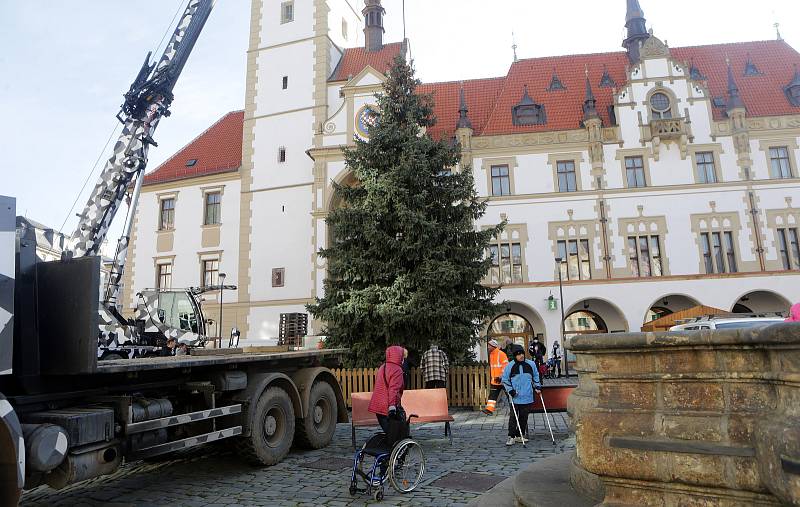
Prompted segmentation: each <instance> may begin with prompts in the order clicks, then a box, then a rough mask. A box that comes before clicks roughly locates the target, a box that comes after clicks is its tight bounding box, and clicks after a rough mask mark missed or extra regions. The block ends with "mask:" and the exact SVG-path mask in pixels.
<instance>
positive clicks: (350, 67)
mask: <svg viewBox="0 0 800 507" xmlns="http://www.w3.org/2000/svg"><path fill="white" fill-rule="evenodd" d="M402 51H403V43H402V42H393V43H391V44H386V45H385V46H383V49H381V50H380V51H367V50H366V49H365V48H363V47H361V48H348V49H345V50H344V54H343V55H342V59H341V60H339V65H337V66H336V69H334V71H333V74H331V77H330V78H329V79H328V81H347V80H348V79H350V78H351V77H353V76H356V75H357V74H358V73H359V72H361V71H362V70H364V68H366V66H367V65H369V66H370V67H372V68H373V69H375V70H377V71H378V72H381V73H383V74H386V73H387V72H388V71H389V69H390V68H391V66H392V60H394V59H395V58H396V57H397V56H399V55H400V54H401V53H402Z"/></svg>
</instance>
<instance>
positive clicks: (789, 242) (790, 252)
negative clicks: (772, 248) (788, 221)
mask: <svg viewBox="0 0 800 507" xmlns="http://www.w3.org/2000/svg"><path fill="white" fill-rule="evenodd" d="M777 234H778V249H779V251H780V255H781V262H782V263H783V269H786V270H790V269H800V244H798V234H797V227H781V228H778V229H777Z"/></svg>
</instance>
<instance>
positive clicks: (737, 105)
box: [727, 59, 744, 112]
mask: <svg viewBox="0 0 800 507" xmlns="http://www.w3.org/2000/svg"><path fill="white" fill-rule="evenodd" d="M727 64H728V112H730V111H732V110H734V109H744V101H743V100H742V96H741V95H739V87H738V86H737V85H736V80H735V79H734V77H733V66H732V65H731V61H730V59H727Z"/></svg>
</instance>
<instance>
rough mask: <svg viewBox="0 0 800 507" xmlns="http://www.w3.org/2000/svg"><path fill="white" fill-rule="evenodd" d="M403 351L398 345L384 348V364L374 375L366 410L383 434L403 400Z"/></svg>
mask: <svg viewBox="0 0 800 507" xmlns="http://www.w3.org/2000/svg"><path fill="white" fill-rule="evenodd" d="M404 354H405V349H404V348H403V347H400V346H399V345H392V346H390V347H387V348H386V362H385V363H383V364H382V365H381V367H380V368H378V371H377V373H375V388H374V389H373V390H372V398H370V400H369V406H368V407H367V409H368V410H369V411H370V412H372V413H373V414H375V415H376V416H377V417H378V424H380V425H381V428H382V429H383V431H384V433H388V432H389V417H394V416H395V415H396V414H397V413H398V410H399V409H400V407H401V405H400V401H401V399H402V398H403V387H404V386H405V381H404V377H403V355H404Z"/></svg>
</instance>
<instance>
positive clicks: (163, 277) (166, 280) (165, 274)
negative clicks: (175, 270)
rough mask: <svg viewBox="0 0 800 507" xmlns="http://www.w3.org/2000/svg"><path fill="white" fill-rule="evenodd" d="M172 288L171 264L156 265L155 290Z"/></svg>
mask: <svg viewBox="0 0 800 507" xmlns="http://www.w3.org/2000/svg"><path fill="white" fill-rule="evenodd" d="M171 287H172V264H169V263H168V264H158V265H157V266H156V288H157V289H169V288H171Z"/></svg>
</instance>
